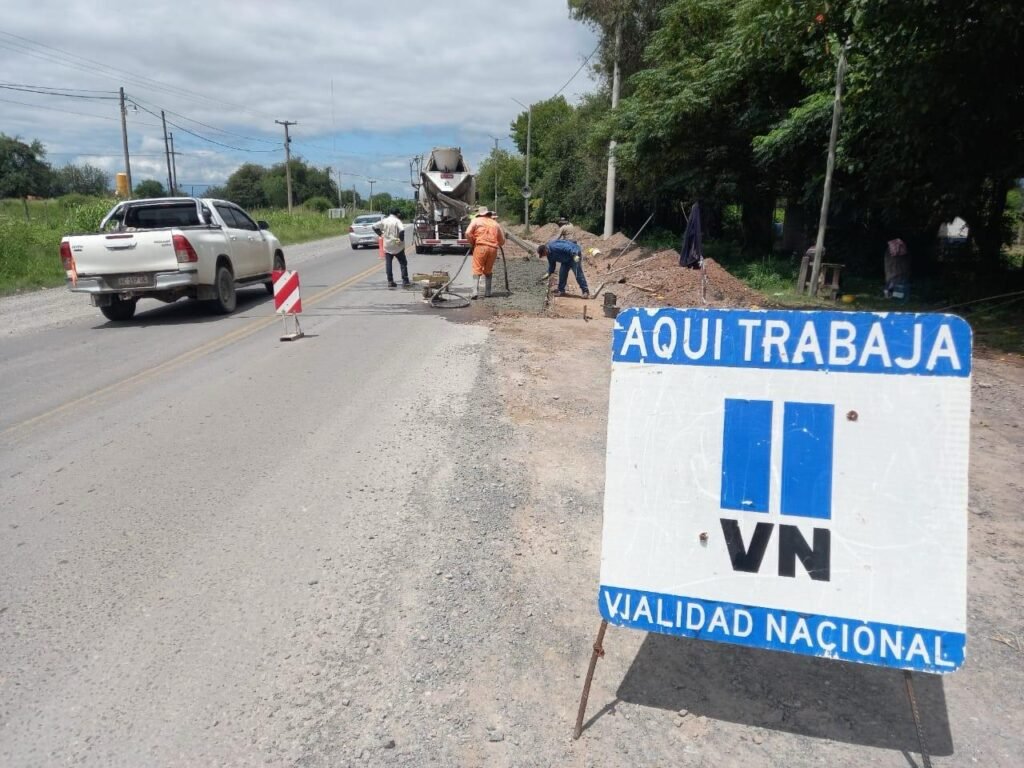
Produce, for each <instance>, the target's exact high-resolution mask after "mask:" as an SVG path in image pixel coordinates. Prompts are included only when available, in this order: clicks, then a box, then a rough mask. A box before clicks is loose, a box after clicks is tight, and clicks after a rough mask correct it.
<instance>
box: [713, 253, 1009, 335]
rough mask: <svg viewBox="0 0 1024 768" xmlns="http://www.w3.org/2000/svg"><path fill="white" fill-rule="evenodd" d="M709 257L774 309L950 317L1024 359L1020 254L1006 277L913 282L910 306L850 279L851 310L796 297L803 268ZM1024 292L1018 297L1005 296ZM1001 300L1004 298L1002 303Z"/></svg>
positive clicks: (785, 262) (737, 256)
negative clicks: (945, 314) (1017, 264)
mask: <svg viewBox="0 0 1024 768" xmlns="http://www.w3.org/2000/svg"><path fill="white" fill-rule="evenodd" d="M704 252H705V255H706V256H709V257H711V258H713V259H715V261H717V262H718V263H719V264H721V265H722V266H723V267H725V268H726V269H727V270H729V272H730V273H732V274H733V275H735V276H736V277H737V278H739V279H740V280H742V281H743V282H744V283H746V284H747V285H749V286H750V287H751V288H754V289H755V290H757V291H760V292H761V293H763V294H765V295H766V296H767V297H768V298H769V299H770V300H771V301H772V302H773V303H774V304H776V305H778V306H781V307H785V308H789V309H832V310H860V311H867V312H950V313H952V314H957V315H960V316H961V317H963V318H964V319H965V320H967V321H968V322H969V323H970V324H971V327H972V328H973V330H974V335H975V342H976V343H977V344H980V345H984V346H986V347H990V348H992V349H996V350H1000V351H1004V352H1014V353H1018V354H1019V353H1024V272H1022V271H1021V269H1019V268H1016V269H1015V268H1014V266H1013V263H1014V262H1013V257H1014V254H1013V253H1010V254H1008V259H1007V264H1008V268H1007V270H1006V271H1005V272H988V273H986V272H981V271H972V272H963V271H957V270H955V269H953V268H950V269H948V270H947V271H946V272H945V273H940V274H937V275H935V276H931V277H922V278H918V279H915V280H913V281H912V283H911V295H910V298H909V299H908V300H907V301H897V300H893V299H887V298H885V297H884V296H883V295H882V280H881V278H880V277H878V278H871V277H864V276H860V275H855V274H850V273H844V275H843V280H842V286H843V288H842V293H843V294H844V295H849V296H852V297H853V300H852V303H849V304H846V303H841V302H837V301H832V300H831V299H825V298H812V297H810V296H806V295H803V294H799V293H797V292H796V278H797V271H798V270H799V267H800V265H799V262H795V261H792V260H790V259H789V258H788V257H786V256H779V255H776V254H772V255H769V256H766V257H764V258H756V257H753V258H752V257H750V256H745V255H744V254H743V253H742V252H741V250H740V248H739V247H738V246H736V245H735V244H732V243H726V242H709V243H706V244H705V247H704ZM1014 292H1022V293H1021V295H1017V296H1002V294H1010V293H1014ZM998 297H1001V298H998Z"/></svg>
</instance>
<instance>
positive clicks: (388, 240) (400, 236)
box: [373, 208, 410, 288]
mask: <svg viewBox="0 0 1024 768" xmlns="http://www.w3.org/2000/svg"><path fill="white" fill-rule="evenodd" d="M398 214H399V210H398V209H397V208H392V209H391V214H390V215H388V216H386V217H384V218H383V219H381V220H380V221H378V222H377V223H376V224H374V225H373V231H374V232H376V233H377V234H378V235H380V236H381V237H382V238H383V240H384V270H385V271H386V272H387V275H388V288H397V287H398V286H397V285H396V284H395V275H394V272H393V271H392V268H391V267H392V261H393V260H394V259H398V265H399V266H400V267H401V268H402V285H403V286H405V287H408V286H409V285H410V283H409V261H408V259H406V258H405V224H403V223H402V220H401V219H400V218H398Z"/></svg>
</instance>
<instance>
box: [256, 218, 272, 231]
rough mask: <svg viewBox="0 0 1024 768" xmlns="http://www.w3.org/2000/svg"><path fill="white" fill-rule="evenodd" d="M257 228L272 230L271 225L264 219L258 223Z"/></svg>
mask: <svg viewBox="0 0 1024 768" xmlns="http://www.w3.org/2000/svg"><path fill="white" fill-rule="evenodd" d="M256 226H257V227H259V228H260V229H270V224H268V223H267V222H265V221H264V220H263V219H260V220H259V221H257V222H256Z"/></svg>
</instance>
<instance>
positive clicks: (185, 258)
mask: <svg viewBox="0 0 1024 768" xmlns="http://www.w3.org/2000/svg"><path fill="white" fill-rule="evenodd" d="M172 239H173V240H174V255H175V257H176V258H177V259H178V263H179V264H188V263H190V262H194V261H199V256H198V255H197V254H196V249H195V248H193V247H192V243H190V242H189V241H188V238H187V237H185V236H184V235H174V237H173V238H172Z"/></svg>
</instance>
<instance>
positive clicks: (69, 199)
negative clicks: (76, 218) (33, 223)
mask: <svg viewBox="0 0 1024 768" xmlns="http://www.w3.org/2000/svg"><path fill="white" fill-rule="evenodd" d="M97 199H98V198H95V197H92V196H91V195H83V194H80V193H78V192H72V193H70V194H67V195H61V196H60V197H58V198H57V205H58V206H59V207H60V209H61V210H62V211H69V210H71V209H72V208H80V207H81V206H83V205H90V204H91V203H95V202H96V200H97Z"/></svg>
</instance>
